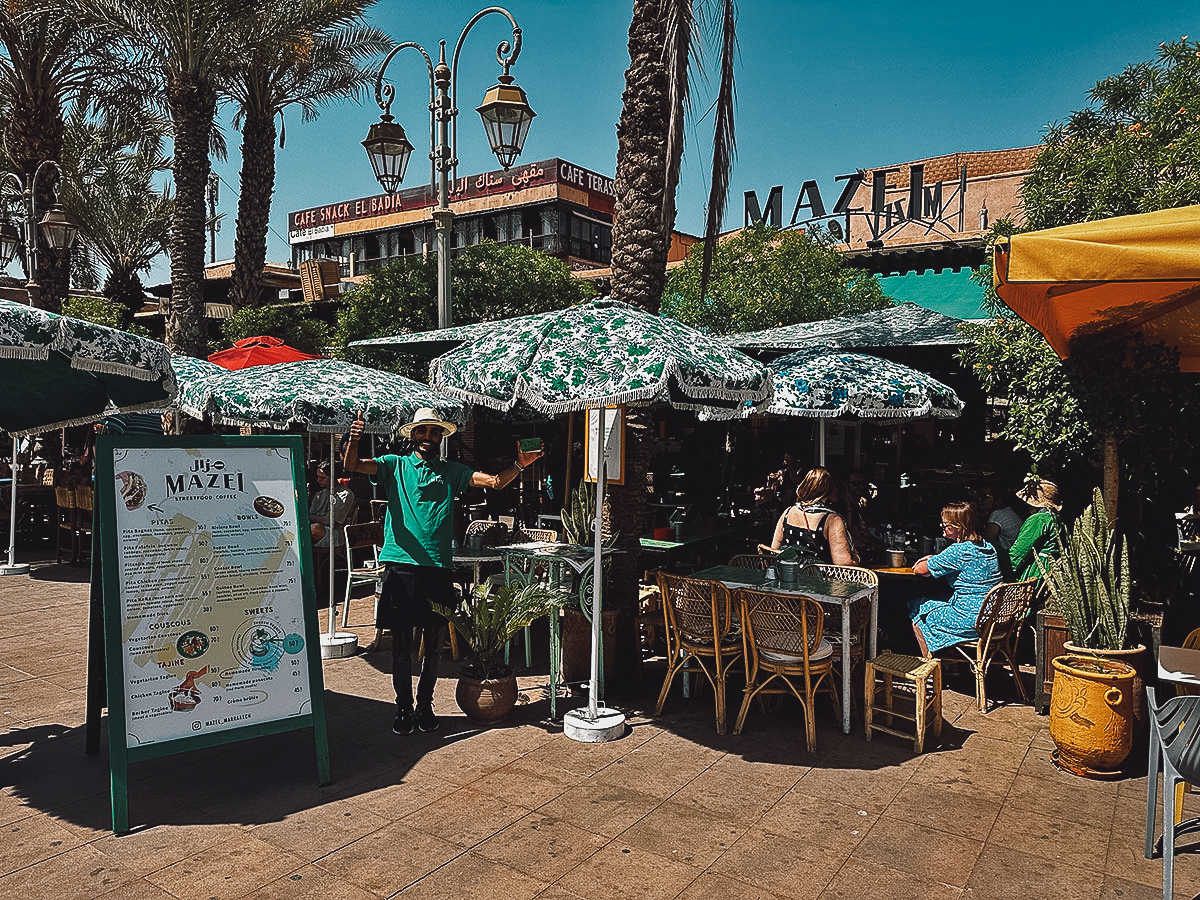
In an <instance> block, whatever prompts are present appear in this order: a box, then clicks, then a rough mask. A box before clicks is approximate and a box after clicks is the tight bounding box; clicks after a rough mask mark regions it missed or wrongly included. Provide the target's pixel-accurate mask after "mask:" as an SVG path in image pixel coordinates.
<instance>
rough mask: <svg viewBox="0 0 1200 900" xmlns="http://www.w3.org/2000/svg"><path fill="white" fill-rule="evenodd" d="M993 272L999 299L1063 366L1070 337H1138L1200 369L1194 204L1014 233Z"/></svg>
mask: <svg viewBox="0 0 1200 900" xmlns="http://www.w3.org/2000/svg"><path fill="white" fill-rule="evenodd" d="M992 272H993V276H992V277H993V280H994V283H995V285H996V292H997V293H998V294H999V295H1000V299H1001V300H1003V301H1004V302H1005V303H1006V304H1008V306H1009V308H1010V309H1012V311H1013V312H1015V313H1016V314H1017V315H1019V316H1020V317H1021V318H1022V319H1024V320H1025V321H1026V322H1028V323H1029V324H1030V325H1032V326H1033V327H1034V328H1036V329H1037V330H1038V331H1040V332H1041V333H1042V334H1043V335H1045V337H1046V340H1047V341H1049V342H1050V346H1051V347H1053V348H1054V351H1055V352H1056V353H1057V354H1058V355H1059V356H1060V357H1061V358H1063V359H1066V358H1067V357H1068V356H1069V355H1070V351H1071V341H1072V340H1073V339H1075V338H1078V337H1089V336H1104V335H1113V336H1116V335H1118V334H1121V333H1123V332H1133V331H1141V332H1142V334H1143V335H1145V337H1146V340H1147V341H1148V342H1150V343H1156V342H1158V341H1165V342H1166V344H1167V345H1168V346H1171V347H1177V348H1178V349H1179V351H1180V360H1179V367H1180V369H1181V370H1182V371H1184V372H1200V302H1198V301H1200V206H1185V207H1181V208H1178V209H1165V210H1162V211H1160V212H1152V213H1143V214H1141V215H1136V216H1118V217H1116V218H1113V219H1101V220H1099V221H1096V222H1084V223H1081V224H1078V225H1064V226H1063V227H1061V228H1048V229H1046V230H1044V231H1031V232H1029V233H1028V234H1017V235H1013V236H1012V237H1011V238H1008V239H1006V240H1004V241H1002V242H999V243H997V245H996V256H995V266H994V267H993V270H992Z"/></svg>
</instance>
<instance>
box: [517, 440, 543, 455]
mask: <svg viewBox="0 0 1200 900" xmlns="http://www.w3.org/2000/svg"><path fill="white" fill-rule="evenodd" d="M517 449H518V450H520V451H521V452H522V453H536V452H537V451H538V450H541V449H542V439H541V438H540V437H531V438H521V440H520V441H519V442H518V444H517Z"/></svg>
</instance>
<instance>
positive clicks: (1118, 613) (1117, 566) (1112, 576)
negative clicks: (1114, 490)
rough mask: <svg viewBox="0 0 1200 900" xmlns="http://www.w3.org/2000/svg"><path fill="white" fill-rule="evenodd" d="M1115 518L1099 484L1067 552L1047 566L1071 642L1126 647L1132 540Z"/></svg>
mask: <svg viewBox="0 0 1200 900" xmlns="http://www.w3.org/2000/svg"><path fill="white" fill-rule="evenodd" d="M1113 524H1115V523H1110V522H1109V521H1108V515H1107V513H1106V512H1105V508H1104V498H1103V496H1102V495H1101V493H1100V489H1099V488H1097V489H1096V490H1095V492H1094V494H1093V497H1092V503H1091V505H1090V506H1089V507H1088V508H1087V509H1085V510H1084V511H1083V514H1082V515H1081V516H1080V517H1079V518H1078V519H1077V520H1076V521H1075V526H1074V527H1073V528H1072V529H1071V533H1070V537H1069V538H1068V540H1067V542H1066V546H1065V547H1064V548H1063V553H1062V555H1061V556H1060V557H1059V558H1058V559H1056V560H1054V561H1053V562H1052V563H1050V566H1049V568H1048V569H1047V570H1046V571H1045V572H1044V574H1045V578H1046V586H1047V587H1048V588H1049V589H1050V593H1051V594H1053V595H1054V599H1055V601H1057V603H1058V608H1059V611H1060V612H1061V613H1062V616H1063V618H1064V619H1066V622H1067V628H1068V630H1069V631H1070V633H1071V642H1072V643H1074V644H1075V645H1077V646H1079V647H1086V648H1089V649H1092V650H1123V649H1125V641H1126V635H1127V632H1128V626H1129V601H1130V596H1131V593H1132V587H1131V580H1130V577H1129V543H1128V541H1126V539H1125V537H1124V536H1123V535H1122V536H1119V537H1118V535H1117V534H1116V532H1115V530H1114V529H1113V528H1112V527H1111V525H1113Z"/></svg>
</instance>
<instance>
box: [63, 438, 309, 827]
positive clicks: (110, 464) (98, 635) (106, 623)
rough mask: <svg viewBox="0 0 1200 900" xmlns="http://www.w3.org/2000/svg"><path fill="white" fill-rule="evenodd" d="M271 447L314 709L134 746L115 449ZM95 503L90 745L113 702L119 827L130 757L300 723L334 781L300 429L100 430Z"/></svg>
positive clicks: (124, 820)
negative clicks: (288, 479) (292, 547)
mask: <svg viewBox="0 0 1200 900" xmlns="http://www.w3.org/2000/svg"><path fill="white" fill-rule="evenodd" d="M193 448H194V449H205V448H230V449H272V448H282V449H286V450H289V451H290V452H291V468H292V486H293V490H294V494H295V502H296V514H297V529H296V531H297V537H298V538H299V541H300V560H299V565H300V585H301V599H302V603H303V628H304V632H305V633H304V635H303V637H304V643H305V646H304V649H303V651H302V652H303V653H304V654H305V656H306V659H307V661H308V674H309V678H308V690H309V696H310V698H311V706H310V709H311V711H310V712H308V713H304V714H301V715H296V716H288V717H286V718H282V719H274V720H268V721H261V722H256V723H254V724H251V725H245V726H240V727H233V728H229V729H226V730H223V731H212V732H207V733H203V734H197V735H195V736H188V737H181V738H173V739H169V740H161V741H155V742H154V743H150V744H147V745H145V746H130V745H129V744H128V734H127V729H126V723H125V712H126V697H125V685H124V665H123V658H124V649H123V647H122V637H121V629H122V620H121V595H120V570H119V568H118V564H117V559H118V557H117V553H118V546H117V538H118V535H117V529H116V527H115V516H116V506H115V504H116V503H117V501H118V498H119V494H118V491H117V487H116V484H115V482H116V475H115V466H114V451H116V450H120V449H139V450H140V449H151V450H154V449H177V450H188V449H193ZM95 496H96V502H95V504H94V506H95V508H94V511H93V528H92V549H93V553H92V579H91V598H90V617H89V618H90V621H89V629H88V683H87V695H86V696H87V701H86V704H87V711H86V726H85V737H86V752H87V753H88V754H89V755H96V754H98V753H99V752H100V743H101V741H100V714H101V711H102V710H103V709H104V707H105V706H106V705H107V707H108V750H109V772H110V779H111V784H112V823H113V831H114V832H116V833H117V834H124V833H126V832H128V831H129V776H128V771H129V764H130V763H136V762H141V761H143V760H147V759H155V758H158V757H162V756H169V755H172V754H175V753H182V752H184V751H187V750H195V749H199V748H203V747H213V746H218V745H221V744H229V743H234V742H237V741H244V740H249V739H251V738H256V737H262V736H264V735H268V734H279V733H282V732H287V731H295V730H298V729H302V728H312V729H313V739H314V742H315V744H316V761H317V779H318V784H321V785H325V784H329V782H330V780H331V778H330V764H329V740H328V735H327V731H326V721H325V684H324V676H323V672H322V669H321V630H320V626H319V624H318V621H317V605H316V587H315V582H314V580H313V571H312V537H311V534H310V532H309V529H308V528H305V527H303V525H304V524H305V523H304V517H305V516H306V515H307V512H308V490H307V485H306V478H305V472H304V445H303V440H302V438H301V436H300V435H255V436H250V437H243V436H221V435H203V436H192V435H187V436H169V437H168V436H164V437H156V436H148V435H128V436H126V435H98V436H97V438H96V495H95Z"/></svg>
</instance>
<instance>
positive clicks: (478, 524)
mask: <svg viewBox="0 0 1200 900" xmlns="http://www.w3.org/2000/svg"><path fill="white" fill-rule="evenodd" d="M477 534H478V535H482V537H481V541H482V543H483V544H484V546H487V547H495V546H497V545H499V544H507V543H508V541H509V532H508V526H507V525H504V524H502V523H500V522H497V521H495V520H494V519H476V520H475V521H474V522H469V523H468V524H467V530H466V531H465V532H464V533H463V538H464V539H465V540H466V542H467V543H468V544H469V543H470V542H471V538H472V537H474V536H475V535H477Z"/></svg>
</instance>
